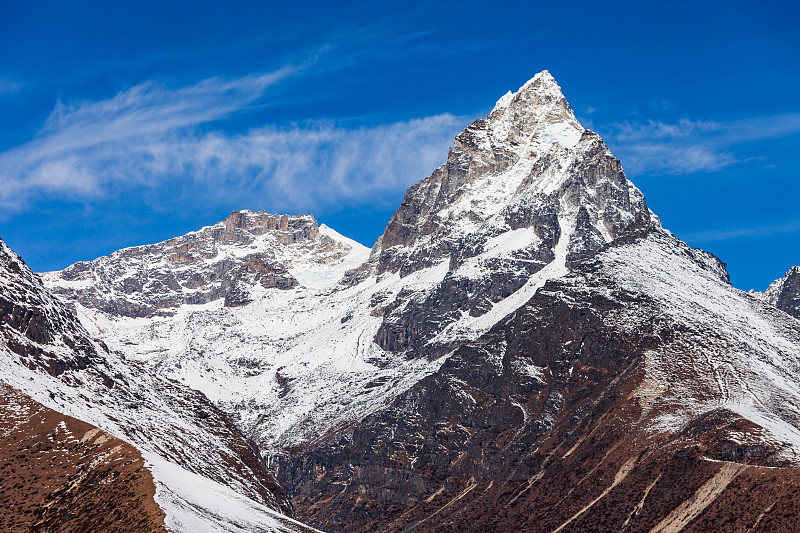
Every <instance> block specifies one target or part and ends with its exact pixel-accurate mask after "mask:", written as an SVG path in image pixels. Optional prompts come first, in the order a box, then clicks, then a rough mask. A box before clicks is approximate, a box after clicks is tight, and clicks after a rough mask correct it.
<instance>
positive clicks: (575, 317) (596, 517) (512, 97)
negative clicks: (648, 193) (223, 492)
mask: <svg viewBox="0 0 800 533" xmlns="http://www.w3.org/2000/svg"><path fill="white" fill-rule="evenodd" d="M234 216H235V217H239V218H240V219H241V220H244V221H245V222H244V223H243V224H245V227H243V228H241V229H242V230H244V231H250V230H249V229H248V227H247V225H248V224H252V222H251V218H250V217H251V214H250V213H242V214H235V215H234ZM221 224H224V223H221ZM218 226H219V225H218ZM218 226H217V227H218ZM269 231H274V230H269ZM319 233H320V234H324V235H325V236H328V237H329V238H330V239H332V240H333V241H335V242H336V243H337V244H336V246H337V247H338V248H339V249H340V250H342V251H343V253H341V254H337V255H334V256H330V257H325V258H323V259H321V260H320V261H317V262H314V261H299V262H297V263H293V264H292V266H288V264H285V265H284V267H283V268H284V270H286V272H287V273H288V275H289V276H291V277H292V278H293V279H295V280H296V281H297V285H296V286H295V287H291V288H288V289H286V290H280V289H277V288H267V287H264V286H263V285H261V284H259V283H252V282H251V283H250V284H249V285H246V287H247V289H248V290H249V294H248V295H247V298H245V300H243V301H246V300H249V301H250V303H247V304H246V305H241V306H238V307H231V306H226V305H225V298H223V297H222V296H221V295H220V294H217V295H216V299H211V300H209V301H206V303H202V304H186V303H184V304H180V303H178V304H177V306H175V307H170V308H169V311H168V312H167V313H160V312H159V313H155V314H153V316H149V317H148V318H134V317H130V316H125V313H123V312H120V311H119V310H114V309H113V308H111V309H109V308H106V307H104V304H103V303H102V301H99V300H97V299H95V298H82V297H81V295H80V294H79V292H78V289H79V288H76V287H74V286H70V283H69V282H68V281H67V280H65V278H64V276H63V275H62V274H59V273H53V274H48V275H47V276H46V277H45V279H46V281H47V283H48V285H50V286H51V287H53V288H54V289H56V290H59V291H60V292H61V293H62V295H63V296H64V297H66V298H68V299H70V301H71V302H72V303H73V304H74V305H75V309H76V311H77V312H78V314H79V316H80V318H81V320H82V322H83V324H84V325H85V326H86V327H87V328H88V329H89V330H90V331H91V332H92V333H94V334H96V335H98V336H99V337H100V338H103V339H105V340H106V342H107V343H108V344H109V345H111V346H112V347H113V348H115V349H119V350H121V351H122V352H124V353H125V354H126V355H127V356H128V357H129V358H130V359H131V360H135V361H138V362H140V363H141V364H142V365H143V366H144V367H145V368H147V369H149V370H151V371H152V372H154V373H155V374H157V375H159V376H163V377H166V378H170V379H174V380H176V381H179V382H182V383H185V384H187V385H189V386H190V387H192V388H196V389H198V390H201V391H203V392H204V393H205V394H206V395H207V396H208V397H209V398H210V399H211V401H212V402H214V403H215V404H216V405H217V406H218V407H220V408H221V409H222V410H223V411H225V412H226V413H230V414H231V416H232V417H233V418H234V420H235V421H236V424H237V425H238V427H239V428H241V429H242V430H243V431H245V433H246V434H248V435H252V436H253V437H254V438H255V439H256V440H257V442H258V443H259V445H260V446H261V447H262V449H264V450H265V452H266V453H265V460H266V462H267V464H268V466H270V467H271V468H273V469H277V473H278V477H279V479H280V480H281V482H282V483H283V484H284V486H286V487H287V488H288V490H289V491H290V494H291V495H292V496H293V498H294V501H295V504H296V506H297V510H298V514H299V516H301V517H302V518H304V519H306V520H308V521H309V522H310V523H312V524H313V525H316V526H319V527H320V528H322V529H325V530H326V531H378V530H380V531H392V530H397V531H409V530H414V531H426V530H434V529H442V530H449V531H464V530H473V531H490V530H491V531H501V530H508V531H511V530H513V531H552V530H560V531H569V530H572V531H585V530H607V529H621V530H625V531H641V530H651V529H655V530H657V531H674V530H678V529H680V528H681V527H684V526H686V527H687V528H688V529H689V530H691V529H695V530H702V529H703V528H708V527H712V526H713V528H714V529H715V530H720V531H724V530H733V528H735V527H738V526H737V524H742V523H745V524H748V526H747V527H752V530H753V531H759V530H780V529H781V528H783V529H786V528H788V527H790V526H791V525H792V520H793V514H792V513H791V509H792V508H793V506H794V505H795V504H796V503H797V502H796V498H797V496H796V494H797V490H796V487H797V479H796V475H795V472H796V470H795V468H794V466H795V465H796V464H797V458H796V457H795V454H794V450H795V449H796V447H797V446H800V439H798V429H797V428H798V420H797V409H796V408H795V407H794V406H795V405H796V403H797V402H796V400H795V399H796V398H797V395H798V381H797V379H796V378H795V376H797V375H798V374H797V370H798V367H797V365H798V362H797V359H798V333H797V323H796V321H795V320H793V319H791V318H789V317H788V316H786V315H785V314H784V313H781V312H779V311H777V310H776V309H775V308H774V307H772V306H770V305H767V304H765V303H764V302H761V301H758V299H757V298H753V297H752V296H748V295H746V294H744V293H741V292H740V291H737V290H736V289H733V288H732V287H730V284H729V282H728V277H727V273H726V272H725V268H724V265H723V264H722V263H720V262H719V261H718V260H717V259H716V258H714V257H713V256H710V255H708V254H705V253H703V252H700V251H697V250H692V249H691V248H689V247H688V246H686V245H685V244H683V243H681V242H680V241H678V240H677V239H675V238H674V237H672V236H671V234H669V232H667V231H665V230H663V229H662V228H661V227H660V223H659V221H658V218H657V217H656V216H655V215H653V214H652V213H651V212H650V211H649V209H648V208H647V205H646V203H645V201H644V198H643V197H642V195H641V193H640V192H639V191H638V190H637V189H636V188H635V187H634V186H633V185H632V184H631V183H630V182H629V181H628V180H627V179H626V178H625V176H624V174H623V172H622V169H621V166H620V163H619V161H618V160H617V159H616V158H614V157H613V155H612V154H611V153H610V151H609V150H608V148H607V147H606V146H605V144H604V143H603V142H602V139H600V138H599V137H598V136H597V135H596V134H594V133H592V132H590V131H588V130H584V129H583V128H582V127H581V126H580V124H579V123H578V122H577V120H575V118H574V115H573V113H572V111H571V109H570V108H569V105H568V104H567V102H566V100H565V99H564V97H563V95H562V94H561V91H560V88H559V87H558V85H557V84H556V83H555V81H554V80H553V79H552V77H551V76H550V75H549V74H548V73H546V72H543V73H540V74H538V75H537V76H536V77H534V78H533V79H532V80H531V81H529V82H528V83H526V84H525V85H524V86H523V87H522V88H520V90H519V91H517V92H516V93H514V94H509V95H506V96H505V97H503V98H502V99H501V100H500V101H499V102H498V104H497V106H496V107H495V109H494V110H493V111H492V113H491V114H490V116H489V117H487V118H486V119H484V120H479V121H476V122H475V123H474V124H472V125H470V126H469V127H468V128H467V129H466V130H465V131H464V132H462V133H461V134H460V135H459V136H458V137H457V139H456V143H455V146H454V148H453V149H452V150H451V152H450V154H449V156H448V160H447V163H445V165H443V166H442V167H441V168H439V169H438V170H436V171H435V172H434V174H433V175H432V176H431V177H429V178H427V179H425V180H423V181H422V182H420V183H419V184H417V185H415V186H414V187H412V188H411V189H410V190H409V191H408V193H407V195H406V198H405V200H404V202H403V205H402V206H401V207H400V209H399V210H398V212H397V213H396V214H395V215H394V216H393V217H392V219H391V221H390V223H389V225H388V226H387V228H386V231H385V233H384V235H383V236H382V237H381V238H380V239H379V240H378V242H377V243H376V244H375V246H374V247H373V249H372V250H371V252H368V251H367V250H365V249H363V247H361V246H359V245H358V244H357V243H353V242H352V241H349V240H347V239H345V238H343V237H341V236H340V235H338V234H336V233H335V232H333V231H332V230H330V229H329V228H324V227H320V228H319ZM265 234H267V233H265ZM312 241H313V239H312ZM253 244H254V245H255V246H256V248H255V249H252V248H250V249H249V250H248V249H247V246H251V245H250V244H244V243H238V242H234V243H231V248H230V250H232V251H231V254H232V255H243V254H249V253H258V254H266V256H268V257H271V256H276V257H277V256H278V255H279V254H281V253H286V254H288V255H291V253H293V252H292V249H291V247H289V246H285V245H284V244H281V243H279V242H278V241H274V240H270V239H268V238H265V239H264V240H263V241H258V242H255V243H253ZM154 246H156V247H159V246H161V247H162V248H163V245H154ZM313 246H314V244H313V243H312V248H313ZM154 257H157V255H156V256H154ZM103 261H106V263H107V264H106V266H105V267H104V268H109V269H111V268H113V269H116V270H117V271H119V272H127V271H128V268H129V265H131V264H134V262H133V261H132V260H131V259H129V258H126V257H121V256H119V257H115V256H113V255H112V257H111V258H107V259H101V260H98V261H96V262H92V263H91V264H89V266H86V267H85V268H84V270H86V271H92V270H95V271H96V270H97V269H98V268H99V266H100V264H101V263H102V262H103ZM198 264H199V263H198ZM269 264H270V265H274V263H269ZM178 268H179V267H177V266H176V265H175V264H173V263H169V262H162V263H159V264H158V268H157V269H156V271H154V272H155V273H148V274H147V276H151V275H154V276H157V277H160V278H161V279H167V278H169V277H170V276H171V275H173V274H172V272H173V271H174V270H175V269H178ZM193 268H195V267H193ZM176 277H179V276H177V275H176ZM340 279H341V282H339V280H340ZM108 290H109V291H110V292H109V294H110V296H109V298H111V299H114V298H121V297H122V292H123V291H122V289H121V288H120V286H119V284H117V285H113V284H112V286H110V288H109V289H108ZM104 298H105V297H104ZM142 298H144V299H143V300H142V302H143V303H144V304H146V303H147V298H146V295H144V296H142ZM171 305H172V304H171ZM742 490H746V491H747V494H749V495H752V497H751V498H750V499H749V500H747V499H744V498H743V497H742V496H741V494H742ZM651 496H652V497H651ZM697 501H701V502H702V503H701V504H697V503H693V502H697ZM737 513H738V514H737ZM731 520H734V521H733V522H731Z"/></svg>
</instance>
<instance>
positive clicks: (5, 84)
mask: <svg viewBox="0 0 800 533" xmlns="http://www.w3.org/2000/svg"><path fill="white" fill-rule="evenodd" d="M22 87H23V86H22V84H21V83H19V82H17V81H14V80H10V79H8V78H3V77H0V96H2V95H3V94H7V93H15V92H17V91H19V90H21V89H22Z"/></svg>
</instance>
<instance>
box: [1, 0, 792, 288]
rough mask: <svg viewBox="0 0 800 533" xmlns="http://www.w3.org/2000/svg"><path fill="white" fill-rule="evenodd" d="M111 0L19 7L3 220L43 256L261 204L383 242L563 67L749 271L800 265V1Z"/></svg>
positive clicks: (5, 43)
mask: <svg viewBox="0 0 800 533" xmlns="http://www.w3.org/2000/svg"><path fill="white" fill-rule="evenodd" d="M112 4H118V3H114V2H69V3H68V2H48V3H44V2H25V3H22V2H20V3H16V5H15V4H13V3H11V2H6V3H4V4H3V6H2V7H0V10H2V12H1V13H0V14H1V15H2V16H0V125H2V128H0V237H2V238H3V239H4V240H5V241H6V242H7V243H8V244H9V245H10V246H11V247H12V248H14V249H15V250H16V251H17V252H19V253H20V254H21V255H22V256H23V257H24V258H25V260H26V261H27V262H28V264H29V265H31V267H32V268H34V269H35V270H38V271H43V270H52V269H60V268H63V267H65V266H67V265H68V264H70V263H72V262H75V261H78V260H84V259H92V258H94V257H97V256H99V255H103V254H107V253H109V252H111V251H113V250H116V249H118V248H121V247H125V246H131V245H135V244H143V243H148V242H155V241H159V240H162V239H166V238H169V237H172V236H175V235H179V234H183V233H186V232H187V231H191V230H193V229H197V228H199V227H201V226H204V225H209V224H212V223H214V222H216V221H217V220H221V219H222V218H224V217H225V216H226V215H227V214H228V213H230V211H232V210H234V209H242V208H250V209H266V210H267V211H270V212H281V213H283V212H287V213H299V212H302V213H309V212H311V213H314V214H315V215H316V216H317V219H318V220H320V221H321V222H324V223H327V224H328V225H329V226H331V227H333V228H335V229H336V230H338V231H340V232H341V233H343V234H345V235H348V236H351V237H353V238H356V239H357V240H359V241H361V242H362V243H364V244H366V245H368V246H369V245H371V244H372V242H373V241H374V239H375V238H376V237H377V236H378V235H380V234H381V233H382V231H383V227H384V226H385V224H386V222H387V221H388V219H389V217H390V216H391V213H392V212H393V211H394V210H395V209H396V207H397V206H398V205H399V203H400V202H401V201H402V198H403V194H404V192H405V190H406V188H407V187H408V186H410V185H411V184H413V183H415V182H416V181H418V180H420V179H422V178H424V177H425V176H427V175H428V174H429V173H430V172H431V171H432V170H433V169H434V168H435V167H436V166H438V165H439V164H441V163H442V162H443V161H444V160H445V158H446V155H447V148H448V147H449V146H450V144H451V142H452V138H453V137H454V135H455V134H456V133H457V132H458V131H460V130H461V129H463V127H465V126H466V125H467V124H468V123H469V122H471V121H472V120H473V119H475V118H477V117H480V116H485V115H486V114H488V112H489V111H490V110H491V108H492V106H493V105H494V103H495V101H496V100H497V99H498V98H499V97H500V96H501V95H502V94H504V93H505V92H506V91H507V90H509V89H511V90H516V89H517V88H518V87H519V86H520V85H522V84H523V83H524V82H525V81H526V80H528V79H529V78H531V77H532V76H533V75H534V74H535V73H537V72H539V71H541V70H544V69H548V70H550V72H551V73H552V74H553V75H554V76H555V78H556V80H557V81H558V82H559V84H560V85H561V87H562V89H563V90H564V93H565V95H566V97H567V99H568V100H569V101H570V103H571V104H572V107H573V109H574V110H575V112H576V114H577V116H578V117H579V119H580V120H581V121H582V122H583V123H584V125H585V126H587V127H589V128H591V129H594V130H596V131H598V132H599V133H600V134H601V135H602V136H603V137H604V138H605V139H606V141H607V143H608V144H609V145H610V146H611V148H612V150H613V151H614V153H615V155H617V157H619V158H620V159H621V160H622V164H623V166H624V168H625V169H626V173H627V175H628V177H629V178H630V179H631V180H633V181H634V183H636V185H637V186H638V187H639V188H640V189H642V190H643V192H644V193H645V196H646V198H647V200H648V203H649V205H650V207H651V208H652V209H653V211H655V212H656V213H657V214H658V215H659V216H660V217H661V218H662V222H663V224H664V226H665V227H667V228H668V229H670V230H672V231H673V232H674V233H675V234H676V235H678V236H679V237H681V238H682V239H684V240H686V241H687V242H689V243H690V244H692V245H693V246H697V247H701V248H703V249H705V250H708V251H710V252H713V253H715V254H717V255H718V256H719V257H721V258H722V260H723V261H725V262H727V263H728V268H729V271H730V273H731V276H732V281H733V283H734V285H736V286H737V287H740V288H743V289H749V288H753V287H754V288H758V289H763V288H765V287H766V285H767V284H768V283H769V282H770V281H771V280H773V279H775V278H777V277H780V276H782V275H783V273H784V272H785V271H786V270H787V269H788V268H789V267H790V266H791V265H793V264H797V263H800V209H798V208H797V204H798V198H800V179H798V178H800V176H798V170H797V169H798V168H800V150H799V149H798V148H800V98H799V97H798V94H800V44H799V43H800V40H799V39H797V37H796V32H797V28H798V27H800V8H798V7H797V4H796V3H789V2H759V3H756V2H725V3H714V2H686V3H682V2H673V3H670V4H663V3H661V4H652V5H651V3H640V2H636V3H633V2H631V3H629V4H624V3H616V4H614V3H607V2H605V3H604V2H570V3H568V4H566V3H562V2H548V3H542V2H538V3H537V2H519V3H517V2H502V3H500V2H493V3H480V2H467V3H464V2H457V3H455V2H454V3H448V2H435V3H419V4H414V5H410V4H408V3H405V2H364V3H349V4H347V5H344V4H341V3H335V2H325V3H314V2H293V3H286V2H282V3H271V2H241V3H237V2H224V3H222V2H196V1H194V2H159V3H155V2H147V1H143V2H136V3H128V4H127V5H112ZM119 4H121V3H119Z"/></svg>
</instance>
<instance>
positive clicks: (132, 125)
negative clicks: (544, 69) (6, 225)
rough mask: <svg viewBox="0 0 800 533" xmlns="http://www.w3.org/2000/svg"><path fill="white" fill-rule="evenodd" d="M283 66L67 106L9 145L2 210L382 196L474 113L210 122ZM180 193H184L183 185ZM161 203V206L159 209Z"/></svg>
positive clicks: (321, 201) (0, 173)
mask: <svg viewBox="0 0 800 533" xmlns="http://www.w3.org/2000/svg"><path fill="white" fill-rule="evenodd" d="M291 74H292V71H291V70H290V69H283V70H281V71H277V72H274V73H271V74H267V75H263V76H251V77H246V78H239V79H234V80H223V79H218V78H213V79H209V80H205V81H203V82H200V83H198V84H196V85H192V86H188V87H182V88H178V89H171V88H168V87H165V86H164V85H159V84H155V83H145V84H141V85H138V86H135V87H132V88H130V89H128V90H126V91H123V92H121V93H119V94H117V95H116V96H114V97H113V98H109V99H107V100H101V101H90V102H79V103H75V104H68V105H65V104H61V103H59V104H58V105H56V107H55V109H54V110H53V112H52V113H51V115H50V117H49V118H48V119H47V121H46V122H45V124H44V125H43V127H42V128H41V130H40V131H39V133H38V135H37V136H36V137H35V138H34V139H33V140H31V141H30V142H28V143H26V144H24V145H22V146H19V147H17V148H14V149H11V150H8V151H6V152H3V153H0V179H1V180H2V182H3V186H2V187H1V188H0V207H2V208H3V209H4V210H5V211H6V212H9V211H18V210H21V209H25V208H26V206H29V205H31V203H32V202H35V201H36V200H38V199H41V198H53V197H56V198H69V199H74V200H78V201H91V200H95V199H98V198H115V197H121V196H122V195H125V194H126V193H127V192H129V191H131V190H134V189H137V190H142V189H145V190H151V191H154V192H158V191H169V196H168V197H160V195H159V194H152V195H148V196H149V197H152V198H157V199H156V200H151V201H154V202H162V203H163V204H164V205H163V207H165V208H166V206H169V205H171V204H174V203H175V202H180V201H189V202H190V201H198V200H203V201H208V202H218V201H222V200H227V201H231V202H241V205H242V206H243V207H244V206H253V201H254V199H256V198H261V199H263V203H262V205H265V206H271V207H272V208H273V209H277V208H281V209H284V210H291V211H295V210H313V209H315V208H318V207H319V206H323V205H330V204H335V203H339V204H347V203H349V202H381V201H382V199H384V198H386V197H387V195H392V201H394V195H396V193H397V192H398V191H402V190H404V189H405V188H406V187H408V186H409V185H410V184H411V183H413V182H415V181H417V180H419V179H420V178H422V177H424V176H425V175H426V174H427V173H429V172H430V171H431V170H433V169H434V168H435V167H436V165H437V164H438V163H441V162H442V161H443V159H444V157H445V154H446V153H447V147H448V146H449V145H450V143H451V141H452V139H453V137H454V135H455V133H457V131H458V130H459V129H460V128H461V127H463V123H464V122H465V119H463V118H458V117H454V116H452V115H447V114H444V115H436V116H431V117H426V118H420V119H416V120H410V121H402V122H396V123H392V124H383V125H377V126H369V127H368V126H353V125H352V124H346V123H342V122H310V123H303V124H299V125H295V126H294V127H291V128H278V127H273V126H266V127H261V128H256V129H252V130H250V131H247V132H245V133H242V134H236V135H231V134H226V133H225V132H223V131H214V130H213V129H212V128H209V124H210V123H213V121H216V120H219V119H222V118H225V117H228V116H230V115H231V114H233V113H236V112H237V111H240V110H242V109H244V108H246V107H247V106H248V105H250V104H251V103H253V102H255V101H256V100H257V99H259V98H261V97H262V96H263V95H264V93H265V91H266V90H267V89H268V87H270V85H272V84H274V83H276V82H277V81H279V80H281V79H283V78H284V77H286V76H288V75H291ZM176 191H177V192H176ZM156 207H159V206H156Z"/></svg>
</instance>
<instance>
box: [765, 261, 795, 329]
mask: <svg viewBox="0 0 800 533" xmlns="http://www.w3.org/2000/svg"><path fill="white" fill-rule="evenodd" d="M763 298H764V299H765V300H766V301H768V302H769V303H771V304H772V305H774V306H775V307H777V308H778V309H780V310H782V311H786V312H787V313H789V314H790V315H792V316H793V317H795V318H797V319H800V267H798V266H793V267H792V268H790V269H789V271H788V272H787V273H786V275H785V276H783V278H781V279H776V280H775V281H773V282H772V283H771V284H770V286H769V288H767V290H766V291H765V292H764V293H763Z"/></svg>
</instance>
